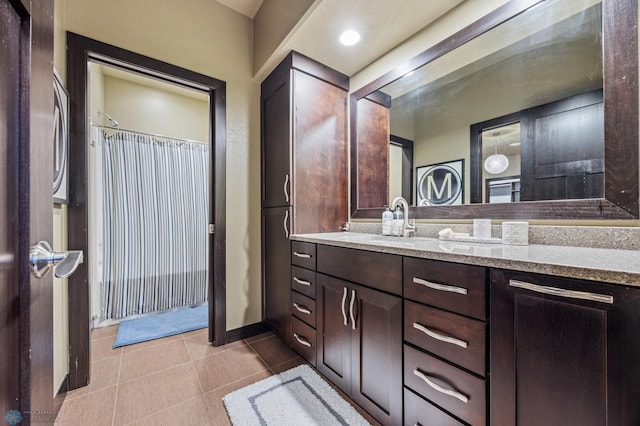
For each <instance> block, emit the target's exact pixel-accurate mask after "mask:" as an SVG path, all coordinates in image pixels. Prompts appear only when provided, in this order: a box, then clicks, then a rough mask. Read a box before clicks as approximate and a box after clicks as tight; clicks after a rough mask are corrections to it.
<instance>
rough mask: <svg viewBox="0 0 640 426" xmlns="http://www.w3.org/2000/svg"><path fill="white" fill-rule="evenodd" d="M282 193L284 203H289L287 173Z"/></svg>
mask: <svg viewBox="0 0 640 426" xmlns="http://www.w3.org/2000/svg"><path fill="white" fill-rule="evenodd" d="M282 190H283V191H284V201H285V202H287V203H288V202H289V173H287V174H286V175H285V177H284V185H283V187H282Z"/></svg>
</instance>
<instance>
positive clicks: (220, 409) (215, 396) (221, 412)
mask: <svg viewBox="0 0 640 426" xmlns="http://www.w3.org/2000/svg"><path fill="white" fill-rule="evenodd" d="M270 376H271V373H269V372H268V371H261V372H259V373H256V374H253V375H251V376H249V377H245V378H243V379H240V380H238V381H236V382H233V383H230V384H227V385H225V386H223V387H221V388H219V389H216V390H214V391H211V392H208V393H206V394H205V395H204V397H205V398H206V400H207V402H208V403H209V405H210V409H211V412H212V413H213V414H212V421H211V424H212V425H216V426H218V425H220V426H222V425H230V424H231V422H230V421H229V416H228V414H227V410H226V408H225V407H224V401H223V400H222V398H223V397H224V396H225V395H226V394H228V393H231V392H233V391H236V390H238V389H241V388H243V387H245V386H249V385H251V384H253V383H256V382H259V381H260V380H263V379H266V378H267V377H270Z"/></svg>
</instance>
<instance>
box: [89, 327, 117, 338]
mask: <svg viewBox="0 0 640 426" xmlns="http://www.w3.org/2000/svg"><path fill="white" fill-rule="evenodd" d="M116 334H118V326H117V325H110V326H108V327H99V328H94V329H93V330H92V331H91V338H92V339H101V338H103V337H111V336H115V335H116Z"/></svg>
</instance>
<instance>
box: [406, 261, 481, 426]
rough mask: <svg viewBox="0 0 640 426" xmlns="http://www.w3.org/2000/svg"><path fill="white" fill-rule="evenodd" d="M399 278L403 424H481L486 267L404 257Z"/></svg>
mask: <svg viewBox="0 0 640 426" xmlns="http://www.w3.org/2000/svg"><path fill="white" fill-rule="evenodd" d="M403 279H404V295H405V301H404V340H405V345H404V386H405V391H404V395H405V397H404V398H405V399H404V403H405V414H404V424H405V425H414V424H425V425H426V424H434V423H432V422H433V421H434V420H433V419H434V418H437V419H440V420H438V422H439V423H438V424H441V423H442V424H471V425H474V426H475V425H485V424H486V422H487V410H486V402H487V382H486V377H487V358H486V344H487V323H486V320H487V309H486V306H487V305H486V298H487V292H486V289H487V269H486V268H484V267H481V266H472V265H460V264H455V263H448V262H440V261H434V260H427V259H416V258H409V257H405V258H404V278H403ZM440 422H441V423H440Z"/></svg>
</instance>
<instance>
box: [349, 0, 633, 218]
mask: <svg viewBox="0 0 640 426" xmlns="http://www.w3.org/2000/svg"><path fill="white" fill-rule="evenodd" d="M637 38H638V33H637V3H636V2H635V1H634V0H546V1H540V0H525V1H522V0H520V1H516V0H514V1H510V2H508V3H506V4H505V5H504V6H502V7H500V8H498V9H496V10H495V11H494V12H492V13H491V14H489V15H487V16H485V17H483V18H481V19H480V20H478V21H476V22H475V23H473V24H472V25H470V26H468V27H466V28H464V29H463V30H461V31H460V32H458V33H456V34H454V35H453V36H452V37H450V38H448V39H446V40H444V41H442V42H441V43H439V44H437V45H435V46H433V47H432V48H430V49H428V50H426V51H425V52H423V53H421V54H420V55H418V56H416V57H415V58H413V59H411V60H410V61H409V62H408V63H406V64H399V65H400V66H398V67H397V68H396V69H397V70H404V71H403V72H400V71H395V70H394V71H391V72H389V73H387V74H385V75H383V76H382V77H380V78H379V79H377V80H376V81H373V82H372V83H370V84H368V85H366V86H365V87H363V88H362V89H360V90H358V91H356V92H354V93H353V94H352V95H351V120H352V125H351V132H352V133H351V149H352V178H351V182H352V193H351V197H352V201H351V206H352V217H354V218H378V217H379V215H380V213H381V208H382V206H383V205H385V204H388V203H389V201H390V200H391V199H392V198H393V197H395V196H397V195H401V194H402V195H403V196H404V197H405V198H406V199H407V200H408V201H409V202H410V203H411V204H412V205H413V207H412V211H411V214H412V217H416V218H425V219H430V218H434V219H436V218H437V219H441V218H451V219H455V218H460V219H463V218H475V217H491V218H496V219H509V218H523V219H545V218H549V219H553V218H557V219H559V218H562V219H594V218H600V219H632V218H638V180H639V178H638V91H637V83H638V74H637V68H638V66H637V65H638V48H637ZM406 70H412V71H410V72H408V73H407V72H406ZM394 139H395V140H397V139H401V140H404V141H407V142H406V143H407V144H410V145H411V146H412V152H413V155H412V158H411V162H409V161H408V160H407V158H406V157H403V158H402V161H401V160H400V159H399V158H400V157H399V156H398V155H397V154H394V151H396V152H397V143H394V142H393V140H394ZM460 160H462V161H460ZM457 187H459V188H460V189H461V193H462V195H459V193H458V192H456V191H453V190H451V188H454V189H455V188H457ZM427 193H428V194H429V197H431V198H429V197H426V196H425V195H424V194H427ZM456 194H458V195H456ZM454 195H456V197H453V196H454ZM448 196H450V197H449V198H448Z"/></svg>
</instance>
